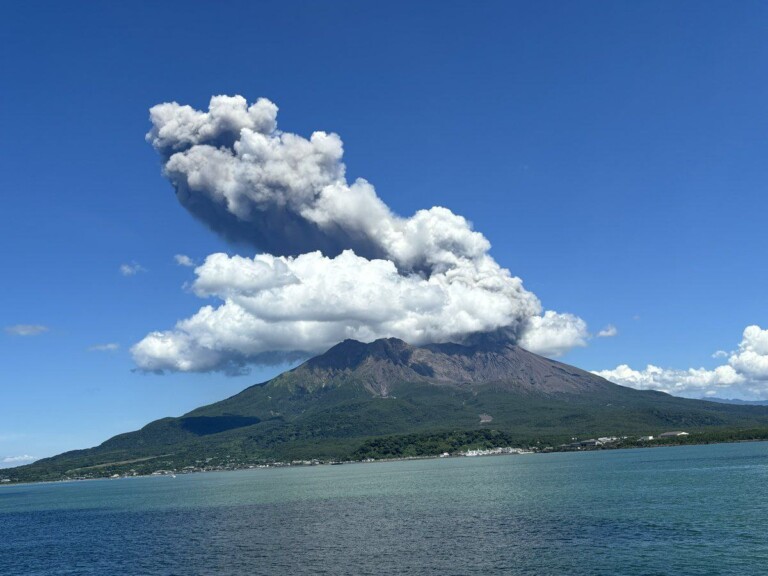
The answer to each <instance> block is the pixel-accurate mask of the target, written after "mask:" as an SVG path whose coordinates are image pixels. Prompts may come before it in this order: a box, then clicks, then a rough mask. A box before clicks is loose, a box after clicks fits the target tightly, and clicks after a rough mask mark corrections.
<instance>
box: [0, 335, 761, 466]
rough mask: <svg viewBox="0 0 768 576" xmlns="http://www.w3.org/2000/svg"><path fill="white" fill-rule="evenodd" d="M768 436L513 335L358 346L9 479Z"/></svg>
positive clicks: (709, 406)
mask: <svg viewBox="0 0 768 576" xmlns="http://www.w3.org/2000/svg"><path fill="white" fill-rule="evenodd" d="M767 427H768V407H762V406H742V405H733V404H718V403H714V402H707V401H703V400H689V399H683V398H677V397H673V396H669V395H668V394H664V393H661V392H655V391H640V390H634V389H631V388H626V387H623V386H619V385H616V384H613V383H611V382H609V381H607V380H605V379H603V378H601V377H599V376H596V375H594V374H591V373H589V372H586V371H584V370H580V369H578V368H574V367H573V366H568V365H567V364H562V363H560V362H556V361H554V360H549V359H547V358H543V357H541V356H538V355H536V354H533V353H531V352H528V351H526V350H524V349H522V348H519V347H517V346H515V345H513V344H511V343H509V342H506V341H503V340H502V341H499V340H493V339H491V338H485V339H482V338H481V339H478V340H477V341H475V342H473V343H472V344H471V345H459V344H434V345H428V346H420V347H419V346H411V345H409V344H407V343H405V342H403V341H402V340H397V339H394V338H390V339H382V340H377V341H375V342H372V343H370V344H364V343H361V342H357V341H354V340H346V341H344V342H342V343H340V344H338V345H336V346H334V347H333V348H331V349H330V350H328V351H327V352H326V353H325V354H322V355H320V356H317V357H315V358H312V359H311V360H308V361H307V362H305V363H304V364H302V365H301V366H299V367H297V368H295V369H293V370H290V371H288V372H285V373H283V374H281V375H280V376H277V377H276V378H274V379H273V380H270V381H268V382H265V383H263V384H257V385H255V386H251V387H249V388H247V389H245V390H243V391H242V392H240V393H239V394H237V395H235V396H232V397H231V398H228V399H226V400H223V401H221V402H216V403H214V404H210V405H208V406H203V407H201V408H198V409H196V410H193V411H192V412H189V413H188V414H185V415H183V416H181V417H178V418H163V419H161V420H157V421H155V422H152V423H150V424H148V425H147V426H145V427H144V428H142V429H141V430H138V431H135V432H129V433H126V434H120V435H118V436H115V437H114V438H111V439H109V440H107V441H106V442H104V443H103V444H101V445H100V446H97V447H95V448H91V449H87V450H76V451H72V452H66V453H64V454H61V455H59V456H55V457H53V458H47V459H44V460H39V461H37V462H35V463H33V464H30V465H27V466H22V467H19V468H15V469H11V470H6V471H4V474H5V476H9V477H11V478H13V479H34V480H39V479H56V478H62V477H75V476H104V475H109V474H113V473H123V472H125V471H127V470H135V471H137V472H140V473H143V472H148V471H152V470H157V469H160V468H164V469H171V468H173V469H181V468H183V467H185V466H189V467H192V468H199V467H203V466H212V465H221V466H237V465H242V464H246V463H258V462H271V461H290V460H294V459H302V460H304V459H315V458H316V459H323V460H334V459H346V458H360V457H366V456H371V455H373V456H387V455H393V454H394V455H408V454H425V453H435V452H439V451H442V450H451V449H455V448H457V447H460V446H466V445H473V444H478V443H479V444H483V445H490V444H501V443H503V444H505V445H507V444H518V445H544V444H548V443H556V442H561V441H569V440H570V439H571V438H573V437H579V438H587V437H590V436H598V435H622V434H633V435H639V434H658V433H660V432H664V431H666V430H686V431H706V430H720V429H726V428H727V429H747V428H767ZM387 446H389V447H387ZM393 446H395V448H393Z"/></svg>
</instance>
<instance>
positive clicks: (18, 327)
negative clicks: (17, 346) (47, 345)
mask: <svg viewBox="0 0 768 576" xmlns="http://www.w3.org/2000/svg"><path fill="white" fill-rule="evenodd" d="M5 332H6V333H7V334H11V335H12V336H37V335H38V334H42V333H43V332H48V326H42V325H40V324H15V325H13V326H6V327H5Z"/></svg>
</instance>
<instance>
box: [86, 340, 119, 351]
mask: <svg viewBox="0 0 768 576" xmlns="http://www.w3.org/2000/svg"><path fill="white" fill-rule="evenodd" d="M119 348H120V345H119V344H117V343H115V342H109V343H107V344H96V345H94V346H91V347H90V348H88V351H89V352H114V351H115V350H117V349H119Z"/></svg>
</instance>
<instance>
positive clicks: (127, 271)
mask: <svg viewBox="0 0 768 576" xmlns="http://www.w3.org/2000/svg"><path fill="white" fill-rule="evenodd" d="M146 271H147V269H146V268H144V267H143V266H142V265H141V264H139V263H137V262H131V263H130V264H121V265H120V274H122V275H123V276H135V275H136V274H138V273H139V272H146Z"/></svg>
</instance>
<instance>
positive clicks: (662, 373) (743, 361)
mask: <svg viewBox="0 0 768 576" xmlns="http://www.w3.org/2000/svg"><path fill="white" fill-rule="evenodd" d="M720 352H722V351H718V353H716V354H714V355H713V356H715V357H716V358H722V357H728V362H727V364H723V365H721V366H717V367H716V368H714V369H711V370H709V369H706V368H689V369H687V370H681V369H675V368H660V367H658V366H654V365H651V364H649V365H648V366H646V367H645V368H644V369H642V370H635V369H632V368H630V367H629V366H628V365H626V364H622V365H620V366H617V367H616V368H614V369H612V370H599V371H596V372H595V374H597V375H599V376H602V377H603V378H605V379H607V380H610V381H611V382H615V383H617V384H622V385H624V386H630V387H632V388H638V389H641V390H661V391H662V392H668V393H670V394H675V395H679V396H694V397H700V396H727V397H750V398H761V399H762V398H766V397H768V330H763V329H762V328H760V327H759V326H748V327H747V328H745V329H744V332H743V334H742V340H741V342H740V343H739V346H738V349H737V350H736V351H734V352H732V353H731V354H730V355H729V354H728V353H724V354H721V353H720Z"/></svg>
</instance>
